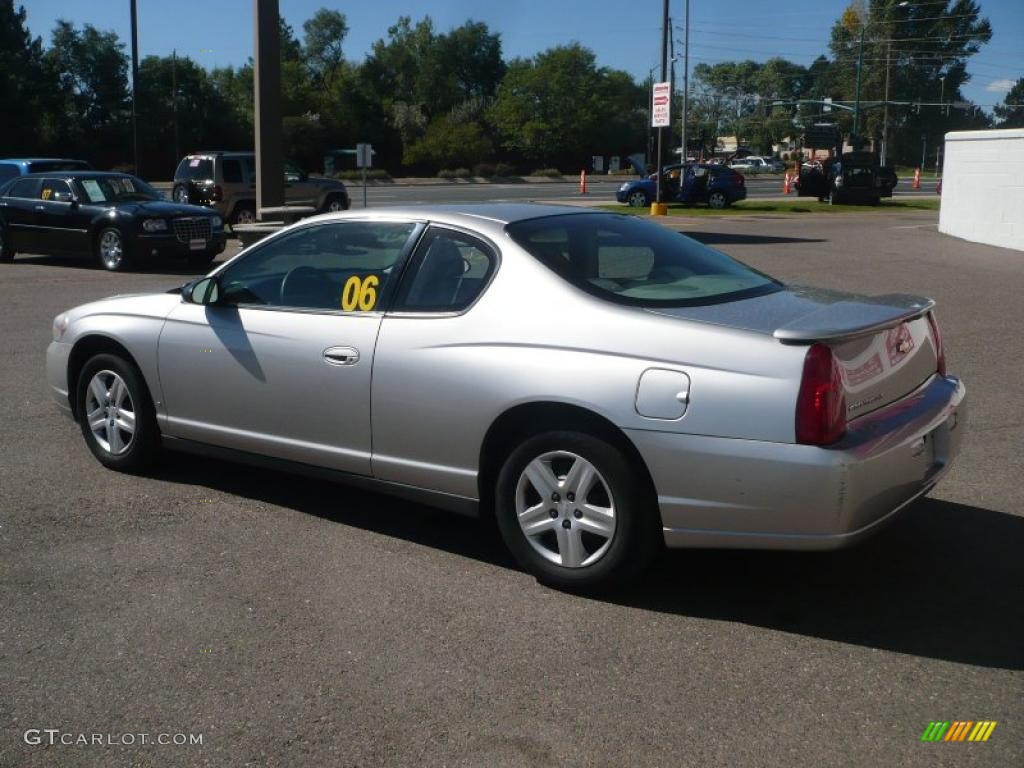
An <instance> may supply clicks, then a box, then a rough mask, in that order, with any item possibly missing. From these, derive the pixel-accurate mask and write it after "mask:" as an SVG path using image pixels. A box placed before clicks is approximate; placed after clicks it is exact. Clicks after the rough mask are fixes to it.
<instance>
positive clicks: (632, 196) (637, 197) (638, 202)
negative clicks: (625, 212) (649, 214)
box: [626, 189, 651, 208]
mask: <svg viewBox="0 0 1024 768" xmlns="http://www.w3.org/2000/svg"><path fill="white" fill-rule="evenodd" d="M626 202H627V203H628V204H629V207H630V208H646V207H647V206H649V205H650V204H651V198H650V197H649V196H648V194H647V193H646V192H644V191H643V190H642V189H635V190H633V191H632V192H630V193H629V196H628V197H627V198H626Z"/></svg>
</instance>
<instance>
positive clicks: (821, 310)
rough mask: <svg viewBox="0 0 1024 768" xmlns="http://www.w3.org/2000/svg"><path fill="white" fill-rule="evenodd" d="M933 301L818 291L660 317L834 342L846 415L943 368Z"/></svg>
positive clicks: (902, 392) (887, 399) (805, 341)
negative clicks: (932, 317)
mask: <svg viewBox="0 0 1024 768" xmlns="http://www.w3.org/2000/svg"><path fill="white" fill-rule="evenodd" d="M934 305H935V303H934V302H933V301H932V300H931V299H927V298H923V297H920V296H909V295H905V294H890V295H886V296H860V295H857V294H850V293H843V292H840V291H831V290H825V289H819V288H799V287H786V288H785V289H783V290H781V291H778V292H776V293H771V294H767V295H765V296H758V297H755V298H752V299H745V300H742V301H735V302H726V303H722V304H714V305H709V306H703V307H672V308H667V309H658V310H652V311H657V312H658V313H660V314H667V315H670V316H673V317H679V318H684V319H687V320H695V321H698V322H706V323H713V324H715V325H722V326H727V327H732V328H738V329H742V330H746V331H752V332H755V333H763V334H767V335H772V336H774V337H775V338H776V339H778V340H779V341H780V342H782V343H783V344H796V345H810V344H813V343H815V342H821V343H824V344H827V345H828V346H829V347H831V349H832V351H833V353H834V354H835V356H836V359H837V360H838V362H839V365H840V367H841V369H842V373H843V383H844V389H845V394H846V410H847V418H848V419H855V418H857V417H858V416H863V415H865V414H868V413H871V412H872V411H874V410H877V409H878V408H881V407H883V406H885V405H888V404H889V403H892V402H894V401H896V400H899V399H900V398H902V397H905V396H906V395H907V394H909V393H910V392H913V391H914V390H915V389H917V388H918V387H919V386H920V385H921V384H922V383H924V382H925V381H926V380H927V379H928V378H929V377H930V376H931V375H932V374H934V373H935V372H936V370H937V368H938V345H937V342H936V340H935V338H934V334H933V332H932V329H931V326H930V325H929V323H928V318H927V315H928V313H929V312H930V311H931V309H932V308H933V307H934Z"/></svg>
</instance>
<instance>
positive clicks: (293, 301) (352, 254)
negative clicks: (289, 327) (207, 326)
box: [219, 221, 416, 312]
mask: <svg viewBox="0 0 1024 768" xmlns="http://www.w3.org/2000/svg"><path fill="white" fill-rule="evenodd" d="M415 228H416V225H415V224H413V223H409V222H368V221H352V222H338V223H331V224H321V225H315V226H310V227H303V228H302V229H299V230H296V231H294V232H291V233H289V234H286V235H283V236H282V237H278V238H275V239H274V240H271V241H270V242H268V243H267V244H266V245H264V246H261V247H258V248H256V249H254V250H253V251H252V253H250V254H248V255H247V256H246V257H245V258H243V259H241V260H240V261H238V262H237V263H236V264H232V265H231V266H229V267H228V268H227V269H225V270H224V271H223V272H221V273H220V275H219V279H220V295H221V299H220V302H219V303H221V304H230V305H236V306H250V307H253V306H256V307H288V308H295V309H308V310H327V311H331V310H333V311H344V312H357V311H361V312H370V311H374V310H375V309H377V308H378V306H380V305H382V300H383V298H384V297H386V296H387V294H388V293H389V292H390V290H391V288H392V286H393V285H394V282H395V278H396V275H395V269H394V267H395V265H396V263H397V262H398V260H399V257H400V256H401V255H402V252H403V250H404V248H405V245H406V243H407V242H408V240H409V237H410V236H411V235H412V233H413V231H414V230H415Z"/></svg>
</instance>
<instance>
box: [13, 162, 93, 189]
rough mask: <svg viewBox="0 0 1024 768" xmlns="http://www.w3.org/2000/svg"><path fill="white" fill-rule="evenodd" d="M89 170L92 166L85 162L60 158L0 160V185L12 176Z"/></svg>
mask: <svg viewBox="0 0 1024 768" xmlns="http://www.w3.org/2000/svg"><path fill="white" fill-rule="evenodd" d="M91 170H92V166H91V165H89V164H88V163H87V162H85V160H69V159H67V158H61V157H16V158H4V159H3V160H0V184H3V182H5V181H6V180H7V179H9V178H11V177H12V176H27V175H28V174H30V173H54V172H56V171H91Z"/></svg>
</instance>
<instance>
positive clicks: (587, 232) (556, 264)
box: [506, 213, 781, 307]
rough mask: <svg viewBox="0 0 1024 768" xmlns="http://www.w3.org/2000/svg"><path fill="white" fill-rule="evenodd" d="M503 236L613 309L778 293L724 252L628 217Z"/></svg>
mask: <svg viewBox="0 0 1024 768" xmlns="http://www.w3.org/2000/svg"><path fill="white" fill-rule="evenodd" d="M506 231H507V232H508V233H509V235H510V236H511V237H512V239H513V240H514V241H515V242H516V243H517V244H519V245H520V246H522V247H523V248H525V249H526V250H527V251H528V252H529V253H530V254H531V255H533V256H534V257H535V258H537V259H538V260H539V261H541V262H542V263H544V264H545V265H546V266H547V267H549V268H550V269H552V270H553V271H554V272H556V273H557V274H558V275H560V276H561V277H563V278H564V279H566V280H568V281H569V282H570V283H572V284H573V285H575V286H577V287H579V288H582V289H583V290H585V291H587V292H588V293H592V294H594V295H597V296H600V297H602V298H606V299H610V300H612V301H615V302H618V303H620V304H632V305H637V306H650V307H666V306H687V305H695V304H713V303H718V302H723V301H732V300H734V299H741V298H748V297H750V296H759V295H761V294H764V293H773V292H775V291H777V290H780V289H781V284H780V283H778V282H777V281H775V280H773V279H772V278H770V277H768V276H767V275H763V274H761V273H760V272H757V271H755V270H753V269H751V268H750V267H748V266H746V265H744V264H741V263H739V262H738V261H735V260H734V259H732V258H730V257H729V256H726V255H725V254H724V253H720V252H719V251H715V250H713V249H711V248H708V247H707V246H705V245H702V244H701V243H698V242H697V241H696V240H693V239H691V238H689V237H686V236H685V235H682V234H680V233H678V232H673V231H672V230H669V229H666V228H665V227H662V226H661V225H658V224H651V223H649V222H645V221H641V220H639V219H637V218H635V217H632V216H616V215H613V214H602V213H587V214H566V215H562V216H550V217H545V218H541V219H529V220H527V221H520V222H516V223H514V224H509V225H508V227H507V228H506Z"/></svg>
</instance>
